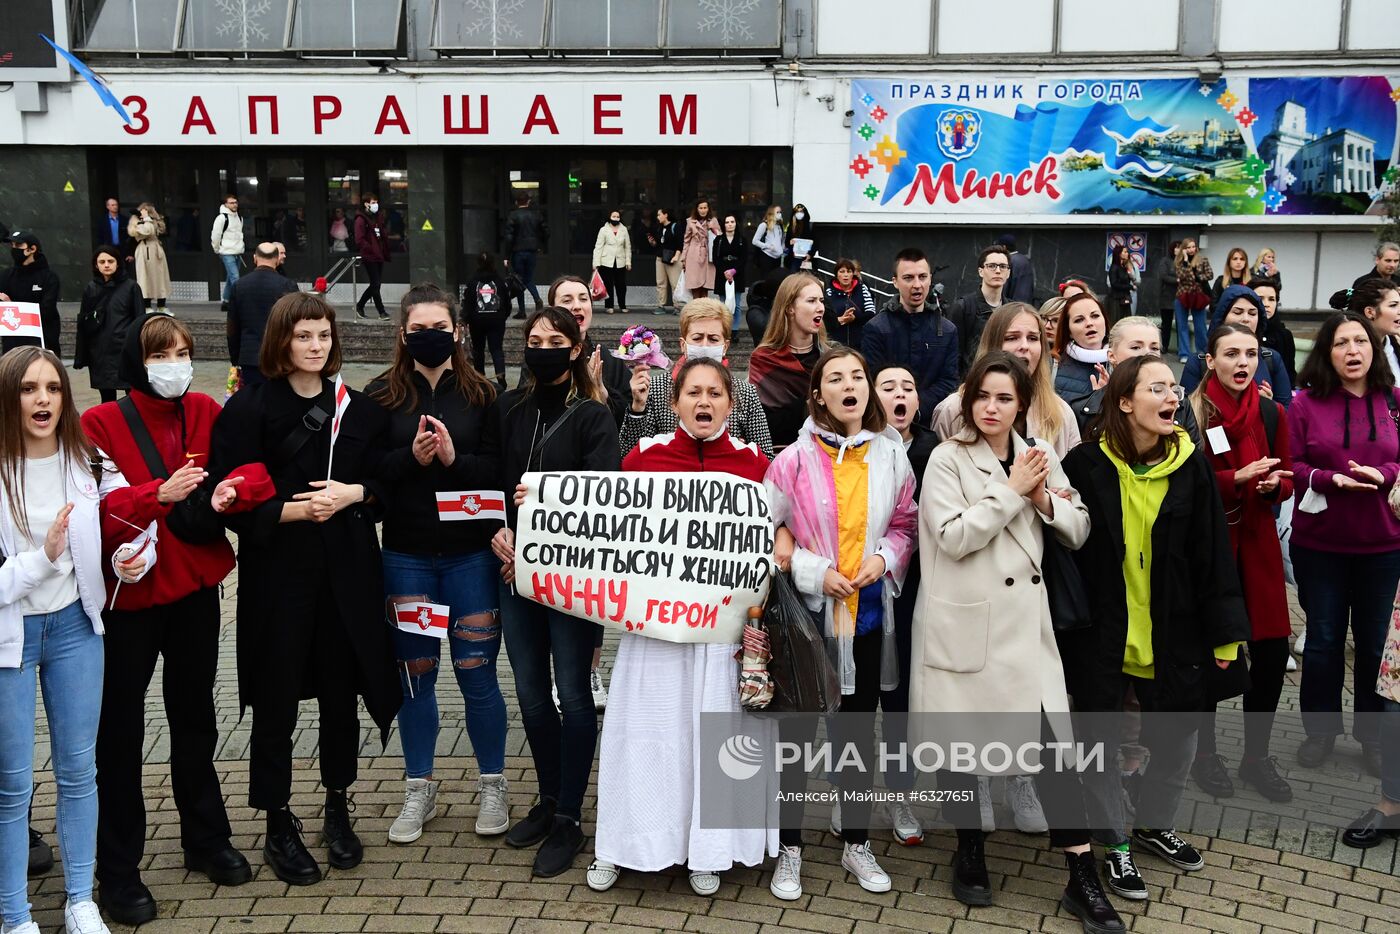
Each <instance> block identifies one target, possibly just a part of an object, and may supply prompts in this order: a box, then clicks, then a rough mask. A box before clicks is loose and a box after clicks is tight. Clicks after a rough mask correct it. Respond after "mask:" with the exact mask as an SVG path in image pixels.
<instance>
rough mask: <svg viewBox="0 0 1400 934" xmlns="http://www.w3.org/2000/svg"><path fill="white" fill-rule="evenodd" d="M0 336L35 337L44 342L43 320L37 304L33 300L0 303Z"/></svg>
mask: <svg viewBox="0 0 1400 934" xmlns="http://www.w3.org/2000/svg"><path fill="white" fill-rule="evenodd" d="M0 336H4V337H37V338H38V339H39V344H40V346H43V343H44V322H43V319H41V318H40V317H39V306H38V305H37V304H35V303H34V302H5V303H3V304H0Z"/></svg>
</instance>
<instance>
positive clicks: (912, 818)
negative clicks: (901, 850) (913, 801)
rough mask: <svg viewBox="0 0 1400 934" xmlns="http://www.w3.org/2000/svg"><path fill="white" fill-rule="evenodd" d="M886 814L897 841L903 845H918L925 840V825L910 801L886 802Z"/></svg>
mask: <svg viewBox="0 0 1400 934" xmlns="http://www.w3.org/2000/svg"><path fill="white" fill-rule="evenodd" d="M885 816H886V817H887V818H889V821H890V829H891V830H892V831H893V833H894V839H895V842H896V843H898V844H900V845H901V846H918V845H919V844H920V843H923V842H924V826H923V824H920V823H919V818H918V815H916V814H915V813H914V808H913V807H912V806H911V805H910V804H909V802H908V801H905V800H903V799H900V800H898V801H886V802H885Z"/></svg>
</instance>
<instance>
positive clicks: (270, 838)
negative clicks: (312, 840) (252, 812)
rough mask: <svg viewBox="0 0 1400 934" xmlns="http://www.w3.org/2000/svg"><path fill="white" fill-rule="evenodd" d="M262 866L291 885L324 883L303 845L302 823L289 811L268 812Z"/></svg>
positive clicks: (316, 866) (314, 861) (317, 867)
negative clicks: (266, 866) (265, 865)
mask: <svg viewBox="0 0 1400 934" xmlns="http://www.w3.org/2000/svg"><path fill="white" fill-rule="evenodd" d="M263 862H265V863H267V865H269V866H271V867H272V872H273V874H274V875H275V876H277V878H279V879H281V880H282V881H283V882H285V883H287V884H288V885H315V884H316V883H317V882H320V881H321V867H320V866H318V865H316V860H315V859H314V858H313V857H312V856H311V854H310V853H309V852H308V851H307V849H306V844H304V843H302V842H301V821H299V820H297V818H296V815H295V814H293V813H292V812H291V810H289V809H288V808H282V809H280V810H277V811H268V812H267V841H266V842H265V843H263Z"/></svg>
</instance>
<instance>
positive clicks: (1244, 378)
mask: <svg viewBox="0 0 1400 934" xmlns="http://www.w3.org/2000/svg"><path fill="white" fill-rule="evenodd" d="M1230 382H1231V384H1233V385H1234V387H1235V388H1236V389H1243V388H1244V387H1245V385H1246V384H1247V383H1248V382H1249V371H1248V370H1236V371H1235V372H1234V373H1231V374H1230Z"/></svg>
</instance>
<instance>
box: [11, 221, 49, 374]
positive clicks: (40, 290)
mask: <svg viewBox="0 0 1400 934" xmlns="http://www.w3.org/2000/svg"><path fill="white" fill-rule="evenodd" d="M10 256H12V257H13V258H14V261H15V264H14V265H13V266H11V267H10V268H9V269H7V270H5V271H4V272H3V273H0V302H34V303H36V304H37V305H38V306H39V319H40V321H42V322H43V325H44V346H45V347H47V348H48V349H49V350H52V351H53V352H54V353H56V354H58V355H59V356H62V355H63V353H62V350H61V349H60V348H59V333H60V331H59V318H58V293H59V281H58V273H56V272H54V271H53V270H52V269H50V268H49V260H48V257H46V256H44V254H43V253H42V252H41V251H40V247H39V238H38V237H36V236H34V234H32V233H30V232H29V231H26V230H16V231H14V232H13V233H11V234H10ZM33 343H35V341H34V339H33V338H32V337H6V338H3V339H0V353H4V352H5V351H8V350H12V349H13V348H15V347H23V346H24V345H25V344H33Z"/></svg>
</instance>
